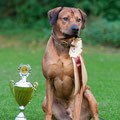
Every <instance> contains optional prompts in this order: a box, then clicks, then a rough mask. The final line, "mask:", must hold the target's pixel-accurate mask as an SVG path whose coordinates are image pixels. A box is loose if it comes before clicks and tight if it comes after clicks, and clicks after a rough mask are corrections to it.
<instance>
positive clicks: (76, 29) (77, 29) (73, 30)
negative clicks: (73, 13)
mask: <svg viewBox="0 0 120 120" xmlns="http://www.w3.org/2000/svg"><path fill="white" fill-rule="evenodd" d="M78 31H79V27H78V26H76V25H75V26H72V32H73V33H78Z"/></svg>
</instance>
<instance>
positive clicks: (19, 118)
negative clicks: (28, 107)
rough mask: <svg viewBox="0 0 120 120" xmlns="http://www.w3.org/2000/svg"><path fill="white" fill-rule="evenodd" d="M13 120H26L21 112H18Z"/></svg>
mask: <svg viewBox="0 0 120 120" xmlns="http://www.w3.org/2000/svg"><path fill="white" fill-rule="evenodd" d="M15 120H27V118H26V117H25V115H24V113H23V112H20V113H19V114H18V116H17V117H16V118H15Z"/></svg>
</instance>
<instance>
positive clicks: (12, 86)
mask: <svg viewBox="0 0 120 120" xmlns="http://www.w3.org/2000/svg"><path fill="white" fill-rule="evenodd" d="M14 84H15V82H14V81H13V80H11V81H10V82H9V86H10V91H11V93H12V94H13V96H15V95H14V92H13V88H14Z"/></svg>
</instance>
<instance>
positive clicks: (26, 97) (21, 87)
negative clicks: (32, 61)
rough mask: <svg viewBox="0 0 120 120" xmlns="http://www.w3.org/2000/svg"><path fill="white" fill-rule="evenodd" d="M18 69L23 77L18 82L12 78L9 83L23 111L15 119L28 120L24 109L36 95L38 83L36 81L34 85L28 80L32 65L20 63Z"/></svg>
mask: <svg viewBox="0 0 120 120" xmlns="http://www.w3.org/2000/svg"><path fill="white" fill-rule="evenodd" d="M18 71H19V74H20V76H21V78H22V79H21V80H20V81H19V82H16V83H15V82H14V81H13V80H11V81H10V83H9V86H10V90H11V93H12V94H13V96H14V97H15V100H16V101H17V103H18V104H19V109H20V111H21V112H20V113H19V114H18V115H17V117H16V118H15V120H27V118H26V117H25V115H24V113H23V111H24V108H25V106H26V105H27V104H28V103H29V102H30V100H31V98H32V97H33V96H34V95H35V93H36V91H37V88H38V83H37V82H35V83H34V85H32V83H30V82H28V81H27V77H28V76H29V74H30V72H31V67H30V65H20V66H19V67H18Z"/></svg>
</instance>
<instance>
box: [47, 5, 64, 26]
mask: <svg viewBox="0 0 120 120" xmlns="http://www.w3.org/2000/svg"><path fill="white" fill-rule="evenodd" d="M61 10H62V7H57V8H54V9H52V10H50V11H48V18H49V20H50V25H51V26H53V25H55V24H56V22H57V19H58V14H59V12H60V11H61Z"/></svg>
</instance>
